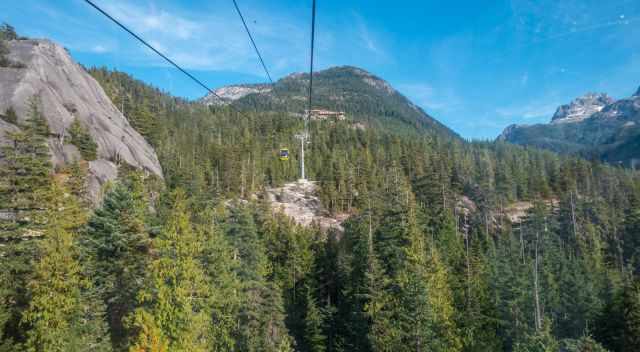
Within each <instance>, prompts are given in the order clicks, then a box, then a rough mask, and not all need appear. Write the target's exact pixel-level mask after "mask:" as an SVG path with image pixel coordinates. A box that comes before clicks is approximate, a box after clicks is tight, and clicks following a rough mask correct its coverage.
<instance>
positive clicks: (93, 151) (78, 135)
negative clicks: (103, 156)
mask: <svg viewBox="0 0 640 352" xmlns="http://www.w3.org/2000/svg"><path fill="white" fill-rule="evenodd" d="M69 135H70V136H71V140H70V143H71V144H73V145H75V146H76V147H77V148H78V150H80V154H81V155H82V158H83V159H85V160H87V161H93V160H96V158H97V157H98V145H97V144H96V142H95V141H94V140H93V138H92V137H91V134H89V132H88V131H87V130H86V129H85V128H84V127H83V126H82V124H80V121H79V120H78V119H75V120H73V122H72V123H71V126H69Z"/></svg>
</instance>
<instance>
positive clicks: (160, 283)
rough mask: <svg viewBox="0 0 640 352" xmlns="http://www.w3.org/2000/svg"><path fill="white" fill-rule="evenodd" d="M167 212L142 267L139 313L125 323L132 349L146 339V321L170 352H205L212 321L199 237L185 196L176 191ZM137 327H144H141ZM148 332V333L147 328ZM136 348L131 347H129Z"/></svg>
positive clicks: (147, 338) (143, 342)
mask: <svg viewBox="0 0 640 352" xmlns="http://www.w3.org/2000/svg"><path fill="white" fill-rule="evenodd" d="M172 203H173V204H172V209H171V212H170V214H169V216H168V218H167V219H166V223H165V225H164V227H163V229H162V231H161V232H160V235H159V236H158V237H157V238H156V239H155V240H154V250H155V251H157V257H156V258H155V259H153V260H152V261H151V262H150V263H149V265H148V268H147V273H148V274H147V277H146V283H145V287H144V289H142V290H141V291H140V293H139V295H138V297H139V301H140V304H141V305H142V306H141V307H140V308H138V309H136V311H135V312H134V313H133V315H132V317H131V318H130V319H129V321H130V326H131V327H132V328H133V329H134V330H136V332H135V333H134V335H133V339H132V342H133V345H134V346H136V345H137V346H142V345H144V344H145V343H146V342H147V341H148V340H149V337H148V332H147V330H148V329H147V328H146V327H148V326H149V324H148V322H151V326H152V327H153V326H154V325H155V326H157V327H158V328H159V329H160V330H161V331H162V336H163V337H159V339H160V340H162V339H165V341H166V344H167V346H168V349H169V350H171V351H184V352H187V351H190V352H198V351H206V350H207V349H208V346H209V344H210V343H211V341H210V339H209V331H208V330H209V324H210V323H211V317H210V312H209V307H208V304H207V303H208V300H209V295H210V293H209V290H208V286H207V278H206V273H205V271H204V268H203V266H202V263H201V262H200V261H199V260H198V258H200V257H201V255H202V247H203V246H202V238H201V235H200V234H199V233H197V232H196V231H195V230H194V228H193V226H192V224H191V221H190V219H189V213H188V211H187V209H186V206H187V204H186V200H185V198H184V193H183V192H181V191H176V192H175V194H174V196H173V197H172ZM140 322H145V323H147V324H145V325H144V326H140V324H139V323H140ZM151 330H153V329H151ZM134 348H135V347H134Z"/></svg>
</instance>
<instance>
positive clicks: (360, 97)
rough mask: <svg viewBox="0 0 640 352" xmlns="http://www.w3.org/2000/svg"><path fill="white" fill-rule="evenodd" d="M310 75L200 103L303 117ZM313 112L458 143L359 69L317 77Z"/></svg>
mask: <svg viewBox="0 0 640 352" xmlns="http://www.w3.org/2000/svg"><path fill="white" fill-rule="evenodd" d="M308 85H309V74H308V73H292V74H290V75H288V76H285V77H283V78H282V79H280V80H278V81H277V82H275V83H274V84H242V85H232V86H226V87H221V88H219V89H217V90H216V91H215V92H216V94H217V95H218V96H220V98H222V99H219V98H217V97H215V96H213V95H212V94H209V95H207V96H206V97H204V98H202V99H201V100H200V101H201V102H202V103H204V104H207V105H233V106H235V107H237V108H245V109H247V110H256V109H258V110H262V111H269V110H271V111H287V112H289V113H295V114H302V113H304V111H305V110H306V109H307V94H308ZM313 88H314V90H313V102H314V108H316V109H326V110H329V111H339V112H344V113H345V114H346V115H347V117H348V118H349V119H351V120H353V121H357V122H360V123H363V124H365V125H367V124H378V125H381V126H384V127H386V128H389V129H413V130H418V131H425V132H426V131H431V132H435V133H437V134H440V135H443V136H445V135H446V136H448V137H454V138H459V137H458V135H457V134H456V133H455V132H453V131H452V130H450V129H449V128H448V127H446V126H445V125H443V124H442V123H440V122H439V121H437V120H436V119H434V118H433V117H431V116H429V115H428V114H427V113H426V112H425V111H424V110H422V109H421V108H420V107H418V106H416V105H415V104H413V103H412V102H411V101H410V100H409V99H407V98H406V97H405V96H403V95H402V94H400V93H399V92H398V91H397V90H396V89H394V88H393V87H392V86H391V85H390V84H389V83H388V82H387V81H385V80H383V79H382V78H380V77H377V76H376V75H374V74H372V73H370V72H367V71H366V70H363V69H361V68H357V67H353V66H339V67H332V68H329V69H326V70H322V71H318V72H314V74H313Z"/></svg>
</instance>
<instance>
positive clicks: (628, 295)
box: [622, 279, 640, 351]
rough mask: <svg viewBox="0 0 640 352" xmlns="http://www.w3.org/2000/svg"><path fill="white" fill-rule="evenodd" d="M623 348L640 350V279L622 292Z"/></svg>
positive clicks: (630, 283)
mask: <svg viewBox="0 0 640 352" xmlns="http://www.w3.org/2000/svg"><path fill="white" fill-rule="evenodd" d="M622 319H623V322H624V323H623V324H624V326H623V331H622V336H623V339H622V350H624V351H638V350H640V281H639V280H638V279H633V280H631V281H630V282H629V283H627V285H626V286H625V288H624V291H623V293H622Z"/></svg>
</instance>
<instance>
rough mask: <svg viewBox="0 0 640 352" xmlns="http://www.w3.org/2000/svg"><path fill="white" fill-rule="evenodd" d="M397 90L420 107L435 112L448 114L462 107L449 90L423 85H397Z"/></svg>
mask: <svg viewBox="0 0 640 352" xmlns="http://www.w3.org/2000/svg"><path fill="white" fill-rule="evenodd" d="M398 90H399V91H400V92H401V93H403V94H405V95H406V96H407V97H408V98H409V99H410V100H412V101H413V102H414V103H415V104H416V105H419V106H420V107H422V108H424V109H426V110H431V111H437V112H450V111H455V110H458V109H460V108H461V107H462V104H461V100H460V99H459V98H458V97H457V96H456V95H455V94H453V93H452V92H451V90H450V89H448V88H444V89H436V88H434V87H433V86H431V85H429V84H425V83H405V84H399V85H398Z"/></svg>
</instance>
